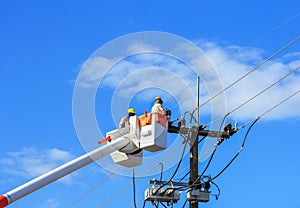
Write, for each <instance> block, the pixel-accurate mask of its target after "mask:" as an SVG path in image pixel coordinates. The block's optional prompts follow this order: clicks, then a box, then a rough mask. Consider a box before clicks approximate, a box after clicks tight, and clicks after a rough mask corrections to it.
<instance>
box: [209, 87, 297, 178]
mask: <svg viewBox="0 0 300 208" xmlns="http://www.w3.org/2000/svg"><path fill="white" fill-rule="evenodd" d="M299 92H300V89H299V90H297V91H296V92H294V93H293V94H291V95H290V96H288V97H286V98H285V99H283V100H282V101H280V102H279V103H277V104H276V105H274V106H273V107H271V108H270V109H268V110H267V111H265V112H264V113H262V114H260V116H258V117H257V118H256V119H255V120H254V121H253V122H252V124H251V125H250V127H249V128H248V130H247V132H246V134H245V136H244V139H243V142H242V145H241V148H240V149H239V151H238V152H237V153H236V154H235V155H234V157H233V158H232V159H231V160H230V162H229V163H228V164H227V165H226V166H225V167H224V168H223V169H222V170H221V171H220V172H219V173H218V174H217V175H216V176H214V177H212V178H211V179H210V180H209V181H212V180H214V179H216V178H217V177H219V176H220V175H221V174H222V173H223V172H224V171H225V170H226V169H227V168H228V167H229V166H230V165H231V164H232V162H233V161H234V160H235V159H236V158H237V157H238V156H239V154H240V153H241V151H242V150H243V148H244V146H245V142H246V139H247V137H248V134H249V132H250V131H251V129H252V127H253V126H254V124H255V123H256V122H257V121H258V120H259V119H260V118H261V117H263V116H265V115H266V114H267V113H269V112H271V111H272V110H274V109H275V108H277V107H278V106H280V105H281V104H283V103H285V102H286V101H288V100H289V99H291V98H292V97H294V96H295V95H297V94H298V93H299ZM243 126H245V125H243Z"/></svg>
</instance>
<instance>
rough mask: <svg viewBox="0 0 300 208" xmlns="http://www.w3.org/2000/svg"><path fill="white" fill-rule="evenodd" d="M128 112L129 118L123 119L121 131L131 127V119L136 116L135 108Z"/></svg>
mask: <svg viewBox="0 0 300 208" xmlns="http://www.w3.org/2000/svg"><path fill="white" fill-rule="evenodd" d="M127 112H128V115H127V116H124V117H123V118H122V119H121V121H120V123H119V128H120V129H121V128H125V127H128V126H130V123H129V118H130V117H131V116H135V110H134V108H129V109H128V111H127Z"/></svg>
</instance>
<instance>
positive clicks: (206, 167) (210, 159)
mask: <svg viewBox="0 0 300 208" xmlns="http://www.w3.org/2000/svg"><path fill="white" fill-rule="evenodd" d="M228 115H229V113H227V114H226V115H225V116H224V118H223V120H222V122H221V125H220V127H219V132H220V131H221V128H222V126H223V124H224V122H225V119H226V117H227V116H228ZM218 139H219V138H218ZM218 139H217V141H218ZM216 150H217V143H216V144H215V145H214V151H213V153H212V154H211V156H210V158H209V161H208V163H207V164H206V166H205V168H204V169H203V171H202V173H201V174H200V175H199V176H198V178H197V179H196V180H195V181H194V182H193V183H192V184H191V185H190V186H189V187H192V186H193V185H195V183H196V182H197V181H198V180H199V178H201V177H202V176H203V175H204V173H205V172H206V170H207V169H208V167H209V166H210V163H211V161H212V159H213V157H214V155H215V153H216Z"/></svg>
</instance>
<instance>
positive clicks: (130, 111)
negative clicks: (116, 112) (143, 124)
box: [127, 108, 135, 113]
mask: <svg viewBox="0 0 300 208" xmlns="http://www.w3.org/2000/svg"><path fill="white" fill-rule="evenodd" d="M127 112H128V113H135V110H134V108H129V109H128V111H127Z"/></svg>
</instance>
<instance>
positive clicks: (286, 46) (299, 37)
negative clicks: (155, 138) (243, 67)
mask: <svg viewBox="0 0 300 208" xmlns="http://www.w3.org/2000/svg"><path fill="white" fill-rule="evenodd" d="M299 39H300V36H298V37H297V38H295V39H294V40H292V41H291V42H289V43H288V44H286V45H285V46H283V47H282V48H281V49H279V50H278V51H276V52H275V53H273V54H272V55H271V56H270V57H268V58H267V59H265V60H264V61H262V62H261V63H260V64H258V65H257V66H256V67H254V68H253V69H252V70H250V71H249V72H247V73H246V74H244V75H243V76H241V77H240V78H238V79H237V80H235V81H234V82H232V83H231V84H230V85H228V86H227V87H225V88H224V89H223V90H221V91H220V92H218V93H217V94H215V95H214V96H212V97H211V98H210V99H208V100H206V101H205V102H204V103H202V104H201V105H200V107H202V106H204V105H206V104H207V103H209V102H210V101H212V100H213V99H215V98H216V97H218V96H219V95H220V94H222V93H223V92H225V91H226V90H228V89H229V88H231V87H232V86H233V85H235V84H236V83H238V82H240V81H241V80H243V79H244V78H245V77H247V76H248V75H249V74H251V73H253V72H254V71H256V70H257V69H259V68H260V67H261V66H263V65H264V64H265V63H267V62H268V61H270V60H271V59H272V58H274V57H275V56H277V55H278V54H279V53H281V52H282V51H284V50H285V49H287V48H288V47H290V46H291V45H293V44H294V43H295V42H297V41H298V40H299Z"/></svg>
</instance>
